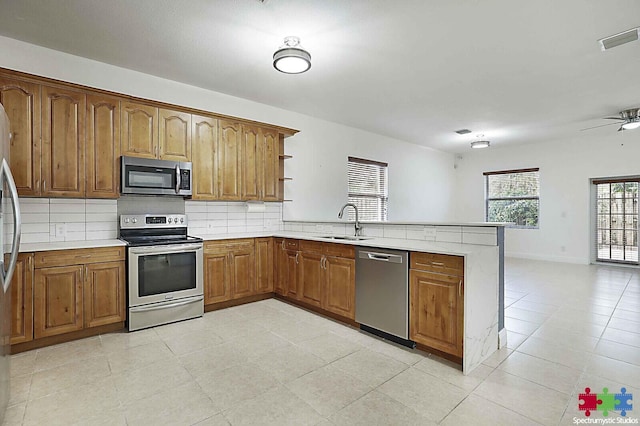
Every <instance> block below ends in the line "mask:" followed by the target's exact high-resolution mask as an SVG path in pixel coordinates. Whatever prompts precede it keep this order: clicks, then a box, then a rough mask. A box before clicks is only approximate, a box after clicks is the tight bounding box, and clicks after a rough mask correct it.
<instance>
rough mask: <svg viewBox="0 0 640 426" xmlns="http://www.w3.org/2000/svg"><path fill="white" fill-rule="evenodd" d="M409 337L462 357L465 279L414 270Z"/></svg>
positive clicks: (412, 273) (410, 273)
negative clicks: (463, 280) (463, 287)
mask: <svg viewBox="0 0 640 426" xmlns="http://www.w3.org/2000/svg"><path fill="white" fill-rule="evenodd" d="M409 281H410V311H409V316H410V320H409V337H410V338H411V340H413V341H415V342H417V343H422V344H424V345H427V346H430V347H432V348H434V349H438V350H441V351H443V352H446V353H448V354H451V355H455V356H458V357H462V342H463V331H464V330H463V312H464V307H463V300H464V299H463V294H462V290H463V289H462V284H463V282H462V277H457V276H453V275H444V274H435V273H430V272H423V271H417V270H411V271H410V272H409Z"/></svg>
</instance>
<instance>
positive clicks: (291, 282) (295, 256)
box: [284, 250, 300, 299]
mask: <svg viewBox="0 0 640 426" xmlns="http://www.w3.org/2000/svg"><path fill="white" fill-rule="evenodd" d="M285 258H286V261H285V265H284V270H285V271H286V280H285V285H286V287H285V292H286V295H287V296H288V297H292V298H294V299H299V295H300V292H299V291H298V283H299V277H300V275H299V273H298V266H299V264H300V252H298V251H293V250H285Z"/></svg>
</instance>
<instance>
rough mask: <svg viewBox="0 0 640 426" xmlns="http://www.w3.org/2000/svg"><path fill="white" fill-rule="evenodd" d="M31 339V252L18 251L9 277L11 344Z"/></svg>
mask: <svg viewBox="0 0 640 426" xmlns="http://www.w3.org/2000/svg"><path fill="white" fill-rule="evenodd" d="M31 340H33V253H20V254H19V255H18V263H16V269H15V272H14V273H13V278H12V279H11V344H12V345H15V344H16V343H23V342H29V341H31Z"/></svg>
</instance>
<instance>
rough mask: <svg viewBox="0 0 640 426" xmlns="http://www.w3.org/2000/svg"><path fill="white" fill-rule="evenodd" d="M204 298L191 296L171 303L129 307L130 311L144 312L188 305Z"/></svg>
mask: <svg viewBox="0 0 640 426" xmlns="http://www.w3.org/2000/svg"><path fill="white" fill-rule="evenodd" d="M202 300H204V296H198V297H192V298H189V299H188V300H181V301H179V302H173V303H158V304H153V305H150V306H138V307H135V308H129V310H130V311H131V312H146V311H158V310H160V309H169V308H176V307H178V306H183V305H189V304H191V303H196V302H200V301H202Z"/></svg>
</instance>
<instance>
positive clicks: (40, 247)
mask: <svg viewBox="0 0 640 426" xmlns="http://www.w3.org/2000/svg"><path fill="white" fill-rule="evenodd" d="M113 246H126V244H125V243H124V242H123V241H121V240H118V239H115V238H114V239H111V240H86V241H57V242H53V243H21V244H20V252H21V253H25V252H32V251H48V250H71V249H82V248H97V247H113Z"/></svg>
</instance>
